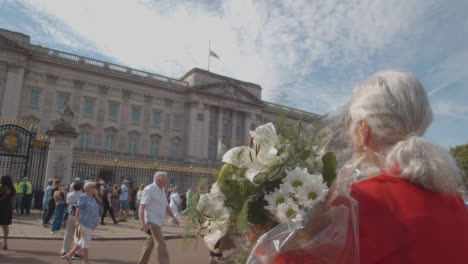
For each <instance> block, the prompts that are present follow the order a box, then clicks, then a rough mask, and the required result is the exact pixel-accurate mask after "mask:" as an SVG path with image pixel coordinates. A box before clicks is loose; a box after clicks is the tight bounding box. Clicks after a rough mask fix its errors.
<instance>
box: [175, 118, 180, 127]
mask: <svg viewBox="0 0 468 264" xmlns="http://www.w3.org/2000/svg"><path fill="white" fill-rule="evenodd" d="M174 128H180V116H174Z"/></svg>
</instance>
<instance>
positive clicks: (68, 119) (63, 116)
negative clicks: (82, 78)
mask: <svg viewBox="0 0 468 264" xmlns="http://www.w3.org/2000/svg"><path fill="white" fill-rule="evenodd" d="M73 116H74V114H73V111H72V109H71V107H70V101H69V100H68V98H66V99H65V102H63V107H62V110H61V111H60V119H58V120H55V121H53V127H54V129H53V130H54V131H56V132H75V129H74V128H73V127H72V120H73Z"/></svg>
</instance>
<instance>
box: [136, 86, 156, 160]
mask: <svg viewBox="0 0 468 264" xmlns="http://www.w3.org/2000/svg"><path fill="white" fill-rule="evenodd" d="M144 98H145V105H144V107H143V120H142V121H143V135H149V131H150V127H151V126H152V125H153V122H154V120H153V117H152V113H153V110H152V108H151V103H152V101H153V96H151V95H147V94H145V95H144ZM139 143H140V146H142V148H140V149H137V150H138V153H145V154H151V141H150V140H149V137H148V136H143V137H141V142H139Z"/></svg>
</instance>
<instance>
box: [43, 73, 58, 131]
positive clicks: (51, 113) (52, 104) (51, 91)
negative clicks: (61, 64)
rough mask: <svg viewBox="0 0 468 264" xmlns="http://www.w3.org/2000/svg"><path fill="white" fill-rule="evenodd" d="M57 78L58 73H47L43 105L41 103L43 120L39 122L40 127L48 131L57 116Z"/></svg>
mask: <svg viewBox="0 0 468 264" xmlns="http://www.w3.org/2000/svg"><path fill="white" fill-rule="evenodd" d="M57 79H58V75H55V74H51V73H46V83H47V87H46V88H45V89H44V95H43V98H44V100H43V102H44V103H43V105H41V108H40V109H41V112H42V113H41V120H40V123H39V127H40V128H42V129H45V130H44V131H47V130H48V129H50V128H51V127H50V124H51V122H52V120H53V119H55V118H56V114H55V113H56V112H57V100H56V98H57V94H56V91H57V87H56V85H57Z"/></svg>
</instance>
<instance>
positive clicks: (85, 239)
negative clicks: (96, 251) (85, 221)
mask: <svg viewBox="0 0 468 264" xmlns="http://www.w3.org/2000/svg"><path fill="white" fill-rule="evenodd" d="M92 232H93V230H92V229H91V228H87V227H86V226H83V225H80V237H79V239H78V241H77V242H76V244H77V245H78V246H80V247H81V248H89V245H90V244H91V233H92Z"/></svg>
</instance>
